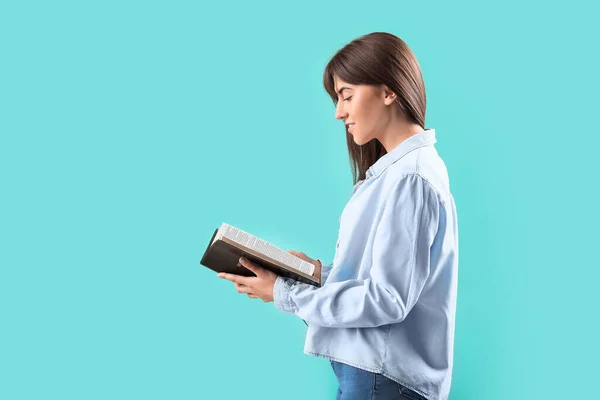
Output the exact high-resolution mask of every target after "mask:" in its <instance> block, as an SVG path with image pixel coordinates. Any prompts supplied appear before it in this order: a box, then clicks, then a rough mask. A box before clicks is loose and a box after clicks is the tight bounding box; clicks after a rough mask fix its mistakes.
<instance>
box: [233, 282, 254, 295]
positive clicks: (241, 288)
mask: <svg viewBox="0 0 600 400" xmlns="http://www.w3.org/2000/svg"><path fill="white" fill-rule="evenodd" d="M235 288H236V290H237V291H238V293H251V292H250V288H249V287H248V286H246V285H242V284H241V283H236V284H235Z"/></svg>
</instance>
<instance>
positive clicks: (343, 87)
mask: <svg viewBox="0 0 600 400" xmlns="http://www.w3.org/2000/svg"><path fill="white" fill-rule="evenodd" d="M344 89H349V90H352V88H349V87H346V86H342V87H341V88H340V90H338V91H337V92H338V94H342V92H343V91H344Z"/></svg>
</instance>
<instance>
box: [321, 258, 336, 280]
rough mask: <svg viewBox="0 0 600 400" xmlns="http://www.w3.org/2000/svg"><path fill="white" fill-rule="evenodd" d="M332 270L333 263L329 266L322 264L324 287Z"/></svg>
mask: <svg viewBox="0 0 600 400" xmlns="http://www.w3.org/2000/svg"><path fill="white" fill-rule="evenodd" d="M332 268H333V263H331V264H327V265H324V264H321V285H324V284H325V282H327V277H328V276H329V273H330V272H331V269H332Z"/></svg>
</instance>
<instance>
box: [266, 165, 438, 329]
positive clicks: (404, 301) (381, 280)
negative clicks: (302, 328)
mask: <svg viewBox="0 0 600 400" xmlns="http://www.w3.org/2000/svg"><path fill="white" fill-rule="evenodd" d="M439 207H440V205H439V202H438V199H437V196H436V194H435V192H434V191H433V189H431V187H430V186H429V184H428V183H427V182H426V181H425V180H424V179H423V178H422V177H420V176H419V175H407V176H403V177H402V178H401V179H400V180H399V181H398V182H397V183H396V185H395V186H394V188H393V189H392V191H391V193H390V194H389V197H388V199H387V201H386V204H385V206H384V210H383V214H382V218H381V222H380V223H379V225H378V226H377V229H376V232H375V237H374V240H373V251H372V255H373V257H372V265H371V270H370V274H369V277H368V278H367V279H364V280H358V279H350V280H346V281H341V282H331V283H328V284H326V285H324V286H321V287H316V286H313V285H309V284H305V283H302V282H298V281H295V280H293V279H289V278H285V277H281V276H280V277H278V278H277V280H276V282H275V287H274V291H273V297H274V304H275V307H277V308H278V309H279V310H281V311H284V312H287V313H292V314H296V315H297V316H299V317H300V318H302V319H303V320H305V321H306V322H308V324H315V325H320V326H326V327H332V328H361V327H376V326H381V325H387V324H392V323H397V322H401V321H403V320H404V319H405V318H406V316H407V315H408V313H409V312H410V310H411V309H412V307H413V306H414V305H415V303H416V302H417V300H418V299H419V296H420V294H421V291H422V290H423V287H424V286H425V283H426V281H427V278H428V276H429V273H430V248H431V246H432V244H433V241H434V239H435V235H436V234H437V230H438V222H439V212H440V209H439ZM343 267H344V266H343V265H342V266H337V267H336V268H343Z"/></svg>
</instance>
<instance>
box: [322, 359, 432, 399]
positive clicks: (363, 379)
mask: <svg viewBox="0 0 600 400" xmlns="http://www.w3.org/2000/svg"><path fill="white" fill-rule="evenodd" d="M330 362H331V366H332V367H333V372H334V373H335V376H336V377H337V380H338V384H339V386H338V392H337V397H336V400H383V399H385V400H425V397H423V396H421V395H420V394H418V393H416V392H414V391H412V390H410V389H408V388H407V387H405V386H403V385H401V384H399V383H398V382H395V381H393V380H391V379H389V378H387V377H385V376H383V375H381V374H376V373H374V372H369V371H365V370H362V369H360V368H356V367H352V366H350V365H346V364H343V363H341V362H337V361H332V360H330Z"/></svg>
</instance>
